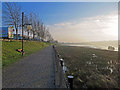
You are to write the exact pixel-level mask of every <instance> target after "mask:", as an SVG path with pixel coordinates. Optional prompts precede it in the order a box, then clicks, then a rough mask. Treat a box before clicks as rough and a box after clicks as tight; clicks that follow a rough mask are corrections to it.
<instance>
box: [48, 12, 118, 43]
mask: <svg viewBox="0 0 120 90" xmlns="http://www.w3.org/2000/svg"><path fill="white" fill-rule="evenodd" d="M49 27H50V29H51V30H50V32H51V34H52V35H53V37H54V39H56V40H58V41H61V42H83V41H103V40H117V39H118V15H117V13H112V14H108V15H100V16H95V17H89V18H83V19H82V20H76V21H71V22H62V23H57V24H54V25H50V26H49Z"/></svg>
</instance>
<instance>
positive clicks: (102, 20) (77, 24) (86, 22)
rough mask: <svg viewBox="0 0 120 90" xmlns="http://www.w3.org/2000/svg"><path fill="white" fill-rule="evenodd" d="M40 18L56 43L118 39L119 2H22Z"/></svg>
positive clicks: (26, 8) (23, 9) (22, 5)
mask: <svg viewBox="0 0 120 90" xmlns="http://www.w3.org/2000/svg"><path fill="white" fill-rule="evenodd" d="M18 4H19V5H20V6H21V7H22V11H23V12H25V14H26V15H27V14H28V13H29V12H35V13H37V14H38V15H39V17H40V18H41V20H42V21H43V22H44V24H45V25H47V26H48V27H49V31H50V33H51V34H52V36H53V38H54V39H55V40H58V41H60V42H75V43H79V42H86V41H104V40H117V39H118V3H117V2H20V3H18Z"/></svg>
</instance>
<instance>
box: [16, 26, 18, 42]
mask: <svg viewBox="0 0 120 90" xmlns="http://www.w3.org/2000/svg"><path fill="white" fill-rule="evenodd" d="M16 40H18V28H17V27H16Z"/></svg>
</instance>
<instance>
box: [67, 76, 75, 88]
mask: <svg viewBox="0 0 120 90" xmlns="http://www.w3.org/2000/svg"><path fill="white" fill-rule="evenodd" d="M73 78H74V76H68V83H69V85H70V89H71V90H73Z"/></svg>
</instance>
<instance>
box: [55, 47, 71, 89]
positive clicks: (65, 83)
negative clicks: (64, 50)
mask: <svg viewBox="0 0 120 90" xmlns="http://www.w3.org/2000/svg"><path fill="white" fill-rule="evenodd" d="M53 49H54V54H55V57H54V58H55V76H56V77H55V83H56V88H67V89H68V90H72V89H73V76H67V75H66V73H65V72H66V70H67V69H66V67H65V63H64V60H63V59H62V58H61V56H60V54H59V53H58V52H57V50H56V48H55V46H54V45H53Z"/></svg>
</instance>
